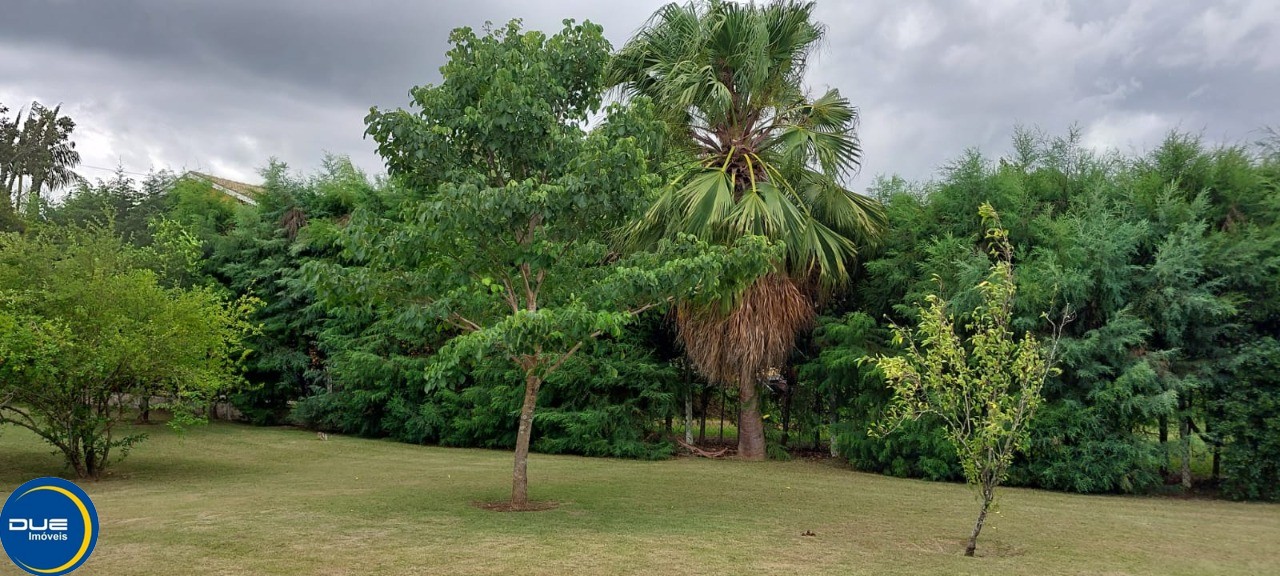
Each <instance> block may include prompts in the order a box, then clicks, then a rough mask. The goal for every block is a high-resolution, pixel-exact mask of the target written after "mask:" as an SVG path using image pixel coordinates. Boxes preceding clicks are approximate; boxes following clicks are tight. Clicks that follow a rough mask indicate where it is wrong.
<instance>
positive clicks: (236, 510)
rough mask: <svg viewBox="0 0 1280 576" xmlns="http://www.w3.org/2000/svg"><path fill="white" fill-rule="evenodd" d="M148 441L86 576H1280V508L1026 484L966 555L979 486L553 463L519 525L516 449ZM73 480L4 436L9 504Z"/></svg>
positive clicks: (286, 432)
mask: <svg viewBox="0 0 1280 576" xmlns="http://www.w3.org/2000/svg"><path fill="white" fill-rule="evenodd" d="M149 430H150V432H151V433H152V438H151V439H150V440H149V441H148V442H146V443H144V444H142V445H141V446H140V447H139V448H138V449H137V450H136V451H135V453H134V454H132V455H131V456H130V457H129V458H128V459H127V460H125V461H124V462H123V463H122V464H119V465H118V466H117V467H116V468H115V472H114V474H112V475H111V476H110V477H109V478H107V479H105V480H103V481H101V482H97V483H82V485H84V486H85V488H86V490H87V491H88V492H89V494H90V495H91V496H92V497H93V500H94V502H95V503H96V504H97V506H98V510H99V513H100V515H101V518H102V536H101V539H100V541H99V544H98V548H97V551H96V552H95V553H94V555H93V557H92V558H91V559H90V560H89V562H88V563H87V564H86V565H85V566H84V568H83V569H81V570H80V571H79V572H78V573H79V574H85V575H96V574H105V575H133V574H137V575H161V574H163V575H169V574H194V575H213V574H308V575H310V574H317V575H346V574H350V575H364V574H517V573H523V574H747V573H750V574H1034V575H1036V576H1048V575H1054V574H1188V575H1190V574H1280V506H1276V505H1262V504H1239V503H1230V502H1216V501H1203V500H1172V499H1156V498H1128V497H1103V496H1078V495H1068V494H1059V493H1052V492H1041V491H1033V490H1019V489H1009V490H1005V491H1004V493H1003V496H1002V499H1001V504H1002V505H1001V508H1000V509H999V512H998V513H997V514H995V515H994V516H993V517H992V518H991V520H990V524H989V526H988V528H987V530H986V531H985V532H984V534H983V538H982V540H981V541H980V542H979V547H978V553H979V557H978V558H964V557H962V555H961V551H962V543H963V540H964V538H965V536H967V534H968V531H969V529H970V526H971V522H972V520H973V515H974V514H975V512H976V502H975V500H974V498H973V496H972V494H971V492H969V491H968V489H966V488H965V487H964V486H960V485H952V484H938V483H929V482H922V481H915V480H902V479H896V478H888V477H882V476H876V475H869V474H861V473H856V472H851V471H849V470H844V469H840V468H838V467H836V466H833V465H830V464H826V463H813V462H803V461H793V462H768V463H754V464H753V463H743V462H734V461H710V460H702V459H676V460H668V461H662V462H633V461H621V460H607V459H588V458H577V457H566V456H544V455H534V456H533V457H532V460H531V464H530V474H531V482H532V494H533V497H534V498H535V499H539V500H555V501H558V502H559V503H560V506H559V507H558V508H556V509H554V510H550V511H544V512H522V513H500V512H489V511H486V510H482V509H479V508H477V507H475V506H473V502H477V501H494V500H501V499H503V498H505V497H506V495H507V491H508V489H509V485H508V482H509V480H510V466H511V459H510V455H509V454H507V453H505V452H498V451H483V450H460V449H446V448H430V447H419V446H410V445H404V444H396V443H391V442H382V441H373V440H361V439H355V438H344V437H336V436H331V437H330V439H329V440H328V441H321V440H318V439H317V438H316V435H315V434H312V433H307V432H302V431H298V430H291V429H262V428H249V427H243V426H233V425H213V426H209V427H204V428H199V429H195V430H192V431H190V432H188V433H187V434H186V435H185V436H183V437H179V436H177V435H175V434H173V433H172V432H169V431H168V430H167V429H165V428H163V427H152V428H150V429H149ZM62 472H63V470H62V468H61V465H60V461H59V459H58V457H56V456H54V455H52V454H50V453H49V450H48V448H47V447H46V446H45V445H43V444H41V443H39V442H38V441H37V440H36V439H35V438H34V437H33V436H32V435H30V434H29V433H26V432H24V431H21V430H18V429H14V428H3V429H0V490H4V492H0V498H2V497H7V496H8V491H10V490H12V489H13V488H14V487H16V486H17V485H18V484H19V483H21V482H23V481H26V480H29V479H31V478H34V477H37V476H43V475H55V474H60V473H62ZM805 531H812V532H813V533H814V534H815V535H814V536H803V535H802V534H803V533H804V532H805ZM19 573H20V572H18V570H17V568H15V567H13V566H12V565H10V564H8V563H7V562H4V563H3V566H2V567H0V574H19Z"/></svg>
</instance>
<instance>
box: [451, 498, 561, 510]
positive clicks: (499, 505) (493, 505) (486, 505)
mask: <svg viewBox="0 0 1280 576" xmlns="http://www.w3.org/2000/svg"><path fill="white" fill-rule="evenodd" d="M471 505H472V506H475V507H476V508H480V509H482V510H488V511H490V512H542V511H545V510H554V509H556V508H559V507H560V503H559V502H553V501H550V500H547V501H543V502H530V503H528V504H522V505H519V506H516V505H514V504H512V503H510V502H472V503H471Z"/></svg>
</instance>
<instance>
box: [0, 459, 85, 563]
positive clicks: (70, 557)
mask: <svg viewBox="0 0 1280 576" xmlns="http://www.w3.org/2000/svg"><path fill="white" fill-rule="evenodd" d="M97 543H98V511H97V510H96V509H94V507H93V502H92V501H90V500H89V495H88V494H85V492H84V490H81V489H80V487H79V486H76V485H75V484H72V483H71V482H68V481H66V480H63V479H61V478H37V479H35V480H32V481H30V482H27V483H26V484H23V485H21V486H19V487H18V489H17V490H14V491H13V494H10V495H9V499H8V500H6V501H5V503H4V508H3V509H0V545H3V546H4V551H5V553H6V554H8V555H9V559H10V560H13V563H14V564H17V565H18V567H19V568H22V569H23V570H26V571H27V572H29V573H31V574H36V575H37V576H61V575H62V574H67V573H70V572H71V571H72V570H75V569H76V568H79V567H80V566H81V565H83V564H84V561H85V560H88V559H89V555H90V554H92V553H93V547H94V546H95V545H96V544H97Z"/></svg>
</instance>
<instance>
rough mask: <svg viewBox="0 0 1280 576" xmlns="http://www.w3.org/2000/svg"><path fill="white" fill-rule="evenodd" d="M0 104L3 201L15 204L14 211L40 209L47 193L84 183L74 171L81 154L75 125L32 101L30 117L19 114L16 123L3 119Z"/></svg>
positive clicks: (58, 111) (58, 112)
mask: <svg viewBox="0 0 1280 576" xmlns="http://www.w3.org/2000/svg"><path fill="white" fill-rule="evenodd" d="M6 111H7V108H4V107H3V106H2V105H0V195H2V197H0V199H2V200H6V201H8V202H11V203H12V207H13V211H14V212H21V211H22V209H23V208H24V207H26V208H27V209H28V210H35V209H38V208H39V205H40V199H41V197H42V193H43V192H52V191H55V190H58V189H60V188H64V187H67V186H71V185H73V184H77V183H80V182H83V178H81V177H80V175H79V174H76V173H75V172H74V171H73V169H74V168H75V167H76V166H77V165H78V164H80V153H79V152H77V151H76V145H75V142H72V141H71V132H72V131H74V130H75V126H76V124H75V122H74V121H72V120H71V118H69V117H67V116H62V115H61V112H62V106H61V105H58V106H55V107H53V108H47V107H45V106H41V105H40V103H39V102H32V103H31V108H30V109H29V110H28V111H27V117H26V119H25V120H24V119H23V118H22V112H21V111H19V112H18V115H17V117H16V118H15V119H14V120H13V121H9V120H8V119H5V118H3V113H4V112H6Z"/></svg>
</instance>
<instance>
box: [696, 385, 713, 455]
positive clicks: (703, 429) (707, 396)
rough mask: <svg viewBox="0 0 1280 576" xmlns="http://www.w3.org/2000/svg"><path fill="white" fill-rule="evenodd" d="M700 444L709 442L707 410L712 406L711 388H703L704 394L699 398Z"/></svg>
mask: <svg viewBox="0 0 1280 576" xmlns="http://www.w3.org/2000/svg"><path fill="white" fill-rule="evenodd" d="M698 400H699V402H698V403H699V404H700V406H699V410H698V443H699V444H702V443H703V442H706V441H707V408H708V407H710V406H711V387H710V386H703V387H702V394H701V395H700V396H699V397H698Z"/></svg>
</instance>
